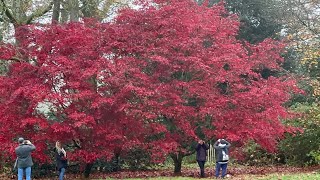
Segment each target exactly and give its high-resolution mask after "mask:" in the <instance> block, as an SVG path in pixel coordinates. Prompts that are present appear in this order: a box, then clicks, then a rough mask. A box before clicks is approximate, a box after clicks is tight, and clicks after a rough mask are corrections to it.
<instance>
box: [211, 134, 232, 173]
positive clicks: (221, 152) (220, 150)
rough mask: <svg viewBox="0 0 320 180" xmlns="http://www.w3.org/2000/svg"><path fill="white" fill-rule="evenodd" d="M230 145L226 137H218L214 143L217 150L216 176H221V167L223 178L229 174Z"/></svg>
mask: <svg viewBox="0 0 320 180" xmlns="http://www.w3.org/2000/svg"><path fill="white" fill-rule="evenodd" d="M230 146H231V144H230V143H229V142H228V141H226V140H224V139H218V140H217V141H216V142H215V143H214V145H213V147H214V149H215V150H216V178H218V177H219V174H220V169H222V174H221V177H222V178H224V177H225V176H226V175H227V166H228V161H229V147H230Z"/></svg>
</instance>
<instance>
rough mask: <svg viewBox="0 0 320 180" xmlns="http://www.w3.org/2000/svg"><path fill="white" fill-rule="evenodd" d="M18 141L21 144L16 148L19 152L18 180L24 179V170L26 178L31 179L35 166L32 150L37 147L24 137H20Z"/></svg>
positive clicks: (17, 152)
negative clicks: (32, 168)
mask: <svg viewBox="0 0 320 180" xmlns="http://www.w3.org/2000/svg"><path fill="white" fill-rule="evenodd" d="M18 142H19V146H18V147H17V148H16V149H15V152H16V154H17V167H18V180H22V179H23V174H24V172H25V174H26V180H31V166H33V161H32V157H31V152H32V151H34V150H35V149H36V147H35V146H34V145H33V144H32V143H31V142H30V141H29V140H24V139H23V138H19V139H18Z"/></svg>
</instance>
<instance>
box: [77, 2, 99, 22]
mask: <svg viewBox="0 0 320 180" xmlns="http://www.w3.org/2000/svg"><path fill="white" fill-rule="evenodd" d="M81 2H82V4H83V6H82V7H83V8H81V11H82V14H83V16H84V17H87V18H98V11H99V10H98V6H99V3H98V2H97V1H92V0H81Z"/></svg>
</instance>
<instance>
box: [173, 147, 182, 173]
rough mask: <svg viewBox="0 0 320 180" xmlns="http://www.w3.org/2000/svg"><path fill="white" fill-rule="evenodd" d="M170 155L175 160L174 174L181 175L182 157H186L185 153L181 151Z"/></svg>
mask: <svg viewBox="0 0 320 180" xmlns="http://www.w3.org/2000/svg"><path fill="white" fill-rule="evenodd" d="M170 156H171V158H172V159H173V162H174V171H173V172H174V174H175V175H181V166H182V159H183V157H184V156H183V154H181V153H180V152H179V153H178V154H171V155H170Z"/></svg>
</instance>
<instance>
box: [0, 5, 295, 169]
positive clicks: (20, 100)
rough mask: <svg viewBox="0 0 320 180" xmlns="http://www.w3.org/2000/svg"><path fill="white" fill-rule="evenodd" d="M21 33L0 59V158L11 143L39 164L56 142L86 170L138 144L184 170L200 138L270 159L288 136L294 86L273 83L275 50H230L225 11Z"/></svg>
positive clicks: (173, 11)
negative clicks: (265, 153)
mask: <svg viewBox="0 0 320 180" xmlns="http://www.w3.org/2000/svg"><path fill="white" fill-rule="evenodd" d="M23 28H24V29H25V33H24V34H21V35H22V36H23V37H24V38H23V40H20V42H19V44H18V45H17V46H12V45H2V46H1V53H0V58H1V59H2V60H7V61H9V64H10V65H9V66H8V71H7V73H6V74H5V75H3V76H1V77H0V117H1V123H2V126H1V128H0V132H1V134H0V139H1V140H2V142H4V143H3V146H1V147H0V149H1V150H2V151H5V152H9V153H11V155H12V156H14V147H15V146H16V142H14V141H13V140H14V139H15V138H17V137H19V136H23V137H26V138H29V139H31V140H32V141H33V142H34V143H35V145H36V146H37V151H36V153H34V157H35V158H36V159H38V160H40V161H47V160H48V156H47V154H46V153H45V152H46V151H45V150H46V149H48V147H50V146H52V145H53V142H54V141H55V140H61V141H63V142H65V143H71V142H73V143H74V145H75V146H76V147H77V148H75V149H74V151H73V152H71V153H70V158H71V159H74V160H80V161H83V162H86V163H87V164H92V163H93V162H94V161H95V160H96V159H101V158H106V159H108V158H110V157H111V156H112V155H113V154H114V151H115V150H119V149H122V150H123V151H125V150H126V149H130V147H133V146H137V145H138V146H141V147H143V148H145V149H146V150H150V151H151V152H152V154H153V156H152V157H153V158H154V160H160V159H159V158H161V157H164V156H165V155H167V154H168V153H171V155H172V157H173V158H174V159H175V162H176V163H177V167H176V169H175V171H180V170H181V160H182V159H179V158H180V157H183V156H184V155H187V154H188V153H189V148H188V146H189V145H190V144H189V143H190V142H192V141H194V140H195V139H196V138H197V134H196V130H200V131H201V132H202V133H204V134H205V135H206V138H207V139H212V138H222V137H223V138H227V139H228V140H230V141H232V142H237V143H238V144H239V145H241V144H243V143H245V142H247V141H248V140H252V139H253V140H255V141H256V142H257V143H258V144H260V145H261V146H262V147H264V148H266V149H267V150H270V151H273V150H275V145H274V144H275V143H276V142H277V140H278V138H280V137H282V135H283V133H284V132H286V131H290V130H291V129H290V128H288V127H285V126H284V125H283V124H282V123H281V120H280V119H281V118H286V117H287V115H288V113H287V110H286V108H285V107H284V106H283V103H284V102H286V101H287V100H288V99H289V98H290V93H292V92H298V89H297V88H296V86H295V82H294V81H293V80H292V79H291V78H290V77H288V76H280V75H274V72H281V71H282V68H281V63H282V62H283V59H282V57H281V56H280V53H281V52H282V51H283V47H284V46H283V44H282V43H280V42H278V41H273V40H265V41H264V42H262V43H260V44H258V45H250V44H248V43H246V42H240V41H238V40H237V39H236V36H237V33H238V29H239V21H238V19H237V16H235V15H231V14H229V13H228V12H227V11H226V10H225V9H224V7H223V4H218V5H216V6H214V7H212V8H208V7H206V6H205V5H204V6H198V5H197V4H196V3H195V2H194V1H191V0H190V1H189V0H185V1H176V0H172V1H155V2H154V3H151V4H145V5H144V6H142V7H141V8H140V9H138V10H137V9H136V10H132V9H125V10H122V11H121V12H120V13H119V15H118V16H117V18H116V19H115V20H114V21H113V22H111V23H98V22H94V21H86V22H83V23H73V24H63V25H48V26H36V25H32V26H24V27H23ZM271 72H272V73H271ZM175 155H178V156H175ZM179 163H180V168H179V167H178V166H179Z"/></svg>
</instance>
